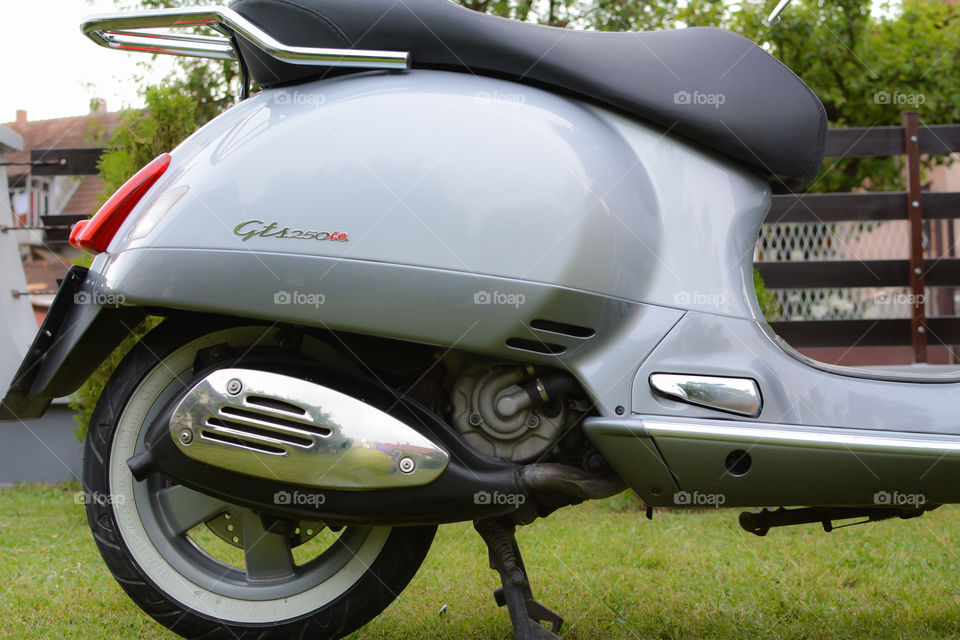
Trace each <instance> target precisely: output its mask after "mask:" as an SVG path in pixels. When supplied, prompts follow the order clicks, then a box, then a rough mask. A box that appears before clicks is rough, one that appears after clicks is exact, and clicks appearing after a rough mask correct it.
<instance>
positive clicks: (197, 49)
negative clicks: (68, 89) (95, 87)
mask: <svg viewBox="0 0 960 640" xmlns="http://www.w3.org/2000/svg"><path fill="white" fill-rule="evenodd" d="M197 26H205V27H210V28H211V29H215V30H217V31H220V32H221V33H223V34H225V36H230V35H231V34H234V35H236V36H238V37H241V38H243V39H244V40H247V41H248V42H250V43H252V44H253V45H254V46H256V47H257V48H258V49H260V50H261V51H263V52H264V53H266V54H267V55H270V56H272V57H274V58H276V59H277V60H282V61H284V62H289V63H291V64H301V65H313V66H325V67H354V68H366V69H408V68H409V67H410V54H409V53H408V52H406V51H374V50H365V49H328V48H320V47H294V46H288V45H285V44H283V43H281V42H279V41H278V40H277V39H276V38H274V37H273V36H271V35H270V34H269V33H267V32H266V31H264V30H263V29H261V28H260V27H258V26H257V25H255V24H253V23H252V22H250V21H249V20H247V19H246V18H244V17H243V16H241V15H240V14H239V13H237V12H235V11H233V10H232V9H229V8H227V7H185V8H180V9H153V10H149V11H135V12H131V11H124V12H117V13H101V14H96V15H92V16H88V17H86V18H85V19H84V20H83V22H82V23H81V25H80V30H81V31H82V32H83V33H84V34H85V35H86V36H87V37H89V38H90V39H91V40H93V41H94V42H96V43H97V44H99V45H100V46H102V47H106V48H108V49H120V50H124V51H145V52H147V53H164V54H169V55H177V56H191V57H196V58H211V59H215V60H236V59H237V57H238V54H237V52H236V51H234V49H233V44H232V43H231V41H230V38H229V37H218V36H200V35H193V34H179V33H172V32H156V31H151V32H141V31H139V30H140V29H157V28H170V27H181V28H182V27H197Z"/></svg>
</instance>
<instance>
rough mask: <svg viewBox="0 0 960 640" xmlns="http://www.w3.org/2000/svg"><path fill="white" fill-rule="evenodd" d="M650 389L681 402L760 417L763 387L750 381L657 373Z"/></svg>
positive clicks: (745, 379)
mask: <svg viewBox="0 0 960 640" xmlns="http://www.w3.org/2000/svg"><path fill="white" fill-rule="evenodd" d="M650 386H651V387H652V388H653V389H654V390H656V391H658V392H659V393H661V394H663V395H665V396H667V397H670V398H672V399H674V400H679V401H680V402H686V403H688V404H695V405H699V406H701V407H707V408H710V409H719V410H720V411H727V412H730V413H735V414H738V415H742V416H750V417H756V416H758V415H760V407H761V406H762V405H763V401H762V399H761V397H760V388H759V387H758V386H757V383H756V381H754V380H752V379H750V378H724V377H720V376H700V375H692V374H680V373H654V374H652V375H651V376H650Z"/></svg>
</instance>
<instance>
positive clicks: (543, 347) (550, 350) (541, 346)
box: [507, 338, 567, 356]
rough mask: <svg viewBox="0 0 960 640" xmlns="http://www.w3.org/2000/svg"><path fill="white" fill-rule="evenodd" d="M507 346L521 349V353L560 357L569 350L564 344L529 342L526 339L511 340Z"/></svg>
mask: <svg viewBox="0 0 960 640" xmlns="http://www.w3.org/2000/svg"><path fill="white" fill-rule="evenodd" d="M507 346H508V347H510V348H511V349H520V350H521V351H531V352H533V353H545V354H547V355H554V356H555V355H559V354H561V353H563V352H564V351H566V350H567V348H566V347H565V346H563V345H562V344H551V343H549V342H540V341H539V340H527V339H525V338H510V339H508V340H507Z"/></svg>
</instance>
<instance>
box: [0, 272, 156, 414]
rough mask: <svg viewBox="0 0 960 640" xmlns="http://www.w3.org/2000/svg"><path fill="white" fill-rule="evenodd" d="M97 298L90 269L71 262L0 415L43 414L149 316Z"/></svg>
mask: <svg viewBox="0 0 960 640" xmlns="http://www.w3.org/2000/svg"><path fill="white" fill-rule="evenodd" d="M98 302H101V300H99V299H98V296H97V295H96V294H95V289H94V286H93V278H91V277H90V274H89V271H88V270H87V269H86V268H84V267H78V266H74V267H71V268H70V271H69V272H67V275H66V277H65V278H64V279H63V283H62V284H61V285H60V289H59V291H58V292H57V295H56V297H55V298H54V301H53V304H52V305H51V306H50V312H49V313H48V315H47V317H46V319H45V320H44V323H43V327H41V329H40V331H39V332H38V333H37V336H36V338H34V341H33V344H32V345H31V346H30V349H29V350H28V351H27V354H26V356H25V357H24V359H23V362H22V363H21V364H20V368H19V369H18V370H17V373H16V375H15V376H14V377H13V382H12V383H11V384H10V388H9V390H8V391H7V394H6V396H5V397H4V398H3V403H2V405H0V421H11V420H29V419H32V418H39V417H40V416H42V415H43V414H44V412H45V411H46V410H47V407H48V406H50V402H51V401H52V400H53V399H54V398H59V397H62V396H66V395H69V394H71V393H73V392H74V391H76V390H77V389H79V388H80V385H82V384H83V383H84V382H85V381H86V380H87V378H89V377H90V375H91V374H92V373H93V372H94V371H95V370H96V369H97V367H99V366H100V363H101V362H103V361H104V360H105V359H106V357H107V356H109V355H110V353H111V352H112V351H113V350H114V349H115V348H116V346H117V345H118V344H120V342H121V341H122V340H123V339H124V338H125V337H127V336H128V335H130V333H131V332H132V331H133V330H134V329H135V328H136V327H137V325H138V324H140V322H141V321H142V320H143V318H144V317H145V316H146V313H145V312H144V310H143V309H141V308H138V307H124V306H120V305H119V304H105V305H101V304H97V303H98ZM107 302H109V301H107Z"/></svg>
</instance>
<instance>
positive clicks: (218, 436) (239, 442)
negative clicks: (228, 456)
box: [200, 429, 286, 456]
mask: <svg viewBox="0 0 960 640" xmlns="http://www.w3.org/2000/svg"><path fill="white" fill-rule="evenodd" d="M200 437H202V438H203V439H204V440H213V441H214V442H220V443H222V444H228V445H231V446H234V447H240V448H241V449H247V450H250V451H259V452H260V453H267V454H270V455H272V456H282V455H284V453H286V452H285V451H284V450H283V449H281V448H280V447H274V446H271V445H269V444H264V443H262V442H251V441H249V440H244V439H243V438H236V437H234V436H228V435H225V434H222V433H217V432H215V431H209V430H207V429H203V430H202V431H201V432H200Z"/></svg>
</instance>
